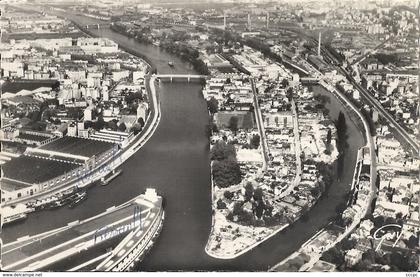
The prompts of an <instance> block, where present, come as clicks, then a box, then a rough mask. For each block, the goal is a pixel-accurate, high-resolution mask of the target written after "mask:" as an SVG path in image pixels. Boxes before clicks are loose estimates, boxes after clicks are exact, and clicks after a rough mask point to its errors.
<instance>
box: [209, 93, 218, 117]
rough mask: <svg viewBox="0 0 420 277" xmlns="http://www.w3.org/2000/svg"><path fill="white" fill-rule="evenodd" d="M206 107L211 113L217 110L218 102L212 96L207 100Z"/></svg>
mask: <svg viewBox="0 0 420 277" xmlns="http://www.w3.org/2000/svg"><path fill="white" fill-rule="evenodd" d="M207 108H208V109H209V111H210V113H211V114H212V115H214V114H215V113H217V112H218V111H219V102H217V100H216V98H214V97H212V98H210V99H209V100H207Z"/></svg>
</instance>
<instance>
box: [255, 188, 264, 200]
mask: <svg viewBox="0 0 420 277" xmlns="http://www.w3.org/2000/svg"><path fill="white" fill-rule="evenodd" d="M263 195H264V194H263V190H262V189H261V188H257V189H256V190H255V191H254V200H255V201H257V202H262V200H263Z"/></svg>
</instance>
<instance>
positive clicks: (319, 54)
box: [318, 32, 321, 57]
mask: <svg viewBox="0 0 420 277" xmlns="http://www.w3.org/2000/svg"><path fill="white" fill-rule="evenodd" d="M318 57H321V32H319V37H318Z"/></svg>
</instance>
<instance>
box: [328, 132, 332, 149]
mask: <svg viewBox="0 0 420 277" xmlns="http://www.w3.org/2000/svg"><path fill="white" fill-rule="evenodd" d="M331 139H332V134H331V129H330V128H328V132H327V145H328V146H329V145H331Z"/></svg>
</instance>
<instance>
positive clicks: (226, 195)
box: [223, 190, 234, 200]
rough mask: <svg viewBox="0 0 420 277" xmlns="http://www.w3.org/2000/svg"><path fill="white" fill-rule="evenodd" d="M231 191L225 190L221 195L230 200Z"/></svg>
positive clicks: (231, 196)
mask: <svg viewBox="0 0 420 277" xmlns="http://www.w3.org/2000/svg"><path fill="white" fill-rule="evenodd" d="M233 195H234V194H233V192H231V191H228V190H227V191H225V193H223V196H224V197H225V198H226V199H228V200H231V199H232V198H233Z"/></svg>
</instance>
